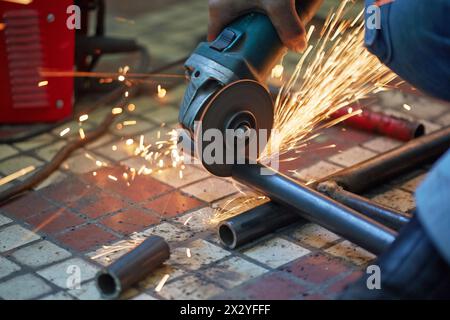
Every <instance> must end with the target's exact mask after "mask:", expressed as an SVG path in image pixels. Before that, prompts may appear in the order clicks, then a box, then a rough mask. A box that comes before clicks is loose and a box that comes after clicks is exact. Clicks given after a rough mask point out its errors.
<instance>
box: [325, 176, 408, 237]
mask: <svg viewBox="0 0 450 320" xmlns="http://www.w3.org/2000/svg"><path fill="white" fill-rule="evenodd" d="M317 191H319V192H321V193H323V194H326V195H327V196H329V197H331V198H332V199H334V200H336V201H338V202H339V203H342V204H344V205H346V206H348V207H350V208H352V209H354V210H356V211H358V212H360V213H362V214H364V215H365V216H367V217H369V218H371V219H374V220H375V221H378V222H379V223H381V224H383V225H385V226H387V227H389V228H391V229H394V230H397V231H398V230H400V229H401V228H402V227H403V226H404V225H405V224H407V223H408V222H409V217H406V216H405V214H404V213H403V212H400V211H397V210H395V209H392V208H387V207H385V206H383V205H381V204H377V203H375V202H373V201H370V200H368V199H366V198H364V197H361V196H359V195H356V194H354V193H351V192H348V191H346V190H344V189H343V188H342V187H340V186H339V185H338V184H337V183H336V182H334V181H326V182H323V183H321V184H319V185H318V186H317Z"/></svg>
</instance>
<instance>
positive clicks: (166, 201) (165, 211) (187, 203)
mask: <svg viewBox="0 0 450 320" xmlns="http://www.w3.org/2000/svg"><path fill="white" fill-rule="evenodd" d="M203 205H205V204H204V203H203V202H201V201H199V200H197V199H196V198H194V197H192V196H190V195H186V194H183V193H181V192H179V191H173V192H170V193H167V194H165V195H163V196H161V197H158V198H156V199H155V200H152V201H150V202H148V203H147V204H145V207H146V208H147V209H150V210H152V211H154V212H155V213H156V214H158V215H160V216H161V217H174V216H177V215H180V214H183V213H184V212H187V211H190V210H192V209H195V208H198V207H200V206H203Z"/></svg>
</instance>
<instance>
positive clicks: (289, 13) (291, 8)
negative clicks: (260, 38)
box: [266, 1, 306, 52]
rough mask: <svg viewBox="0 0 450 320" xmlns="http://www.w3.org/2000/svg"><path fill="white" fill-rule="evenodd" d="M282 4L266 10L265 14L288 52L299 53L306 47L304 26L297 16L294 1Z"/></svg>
mask: <svg viewBox="0 0 450 320" xmlns="http://www.w3.org/2000/svg"><path fill="white" fill-rule="evenodd" d="M284 3H286V4H285V5H282V4H280V5H274V6H273V7H272V8H269V10H267V9H266V12H267V14H268V16H269V18H270V20H271V21H272V23H273V25H274V27H275V29H276V30H277V32H278V35H279V37H280V39H281V41H282V42H283V44H284V45H285V46H286V47H288V48H289V49H290V50H293V51H296V52H301V51H303V50H304V49H305V47H306V32H305V26H304V25H303V22H302V21H301V20H300V18H299V16H298V15H297V12H296V9H295V1H289V2H284ZM289 3H290V4H289Z"/></svg>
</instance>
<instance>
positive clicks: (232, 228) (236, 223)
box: [218, 201, 301, 249]
mask: <svg viewBox="0 0 450 320" xmlns="http://www.w3.org/2000/svg"><path fill="white" fill-rule="evenodd" d="M295 210H296V209H293V208H288V207H286V206H282V205H279V204H277V203H275V202H273V201H271V202H268V203H265V204H263V205H260V206H257V207H256V208H253V209H251V210H249V211H247V212H245V213H242V214H240V215H238V216H235V217H232V218H230V219H228V220H225V221H222V222H221V223H220V224H219V228H218V233H219V239H220V241H221V243H222V244H223V245H224V246H225V247H227V248H230V249H235V248H237V247H240V246H242V245H244V244H246V243H249V242H251V241H253V240H256V239H258V238H260V237H263V236H265V235H267V234H269V233H271V232H273V231H275V230H277V229H279V228H282V227H285V226H288V225H290V224H292V223H296V222H298V221H299V220H301V217H299V215H298V214H297V213H295Z"/></svg>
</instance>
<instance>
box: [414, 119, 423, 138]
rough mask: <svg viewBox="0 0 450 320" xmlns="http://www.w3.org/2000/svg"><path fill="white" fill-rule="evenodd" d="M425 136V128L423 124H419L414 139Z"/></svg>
mask: <svg viewBox="0 0 450 320" xmlns="http://www.w3.org/2000/svg"><path fill="white" fill-rule="evenodd" d="M424 134H425V126H424V125H423V124H421V123H420V124H419V125H418V126H417V128H416V131H414V138H418V137H421V136H423V135H424Z"/></svg>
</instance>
